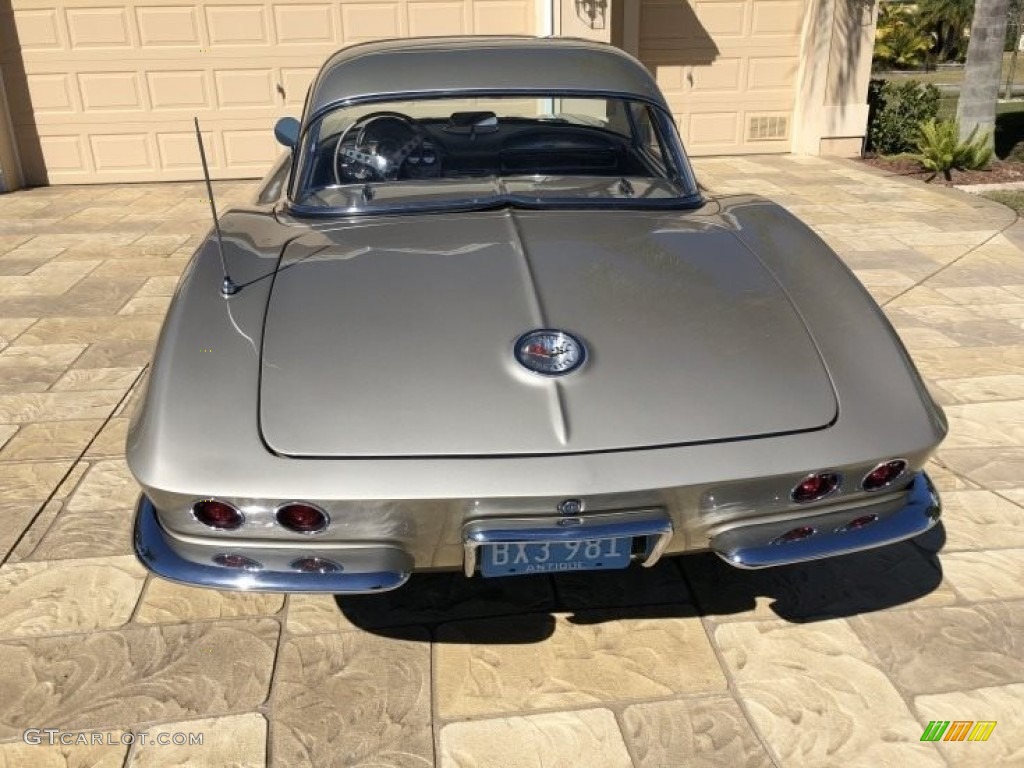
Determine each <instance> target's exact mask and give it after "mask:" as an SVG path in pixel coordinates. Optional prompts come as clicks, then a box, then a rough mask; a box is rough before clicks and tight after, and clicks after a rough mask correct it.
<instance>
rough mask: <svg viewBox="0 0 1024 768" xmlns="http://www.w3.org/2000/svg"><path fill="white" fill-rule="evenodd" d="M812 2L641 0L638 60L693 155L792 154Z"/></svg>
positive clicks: (800, 0) (801, 0)
mask: <svg viewBox="0 0 1024 768" xmlns="http://www.w3.org/2000/svg"><path fill="white" fill-rule="evenodd" d="M806 5H807V0H691V2H690V3H687V2H686V0H642V5H641V12H640V59H641V60H642V61H643V62H644V64H646V65H647V67H648V68H650V70H651V71H652V72H655V73H656V74H657V76H658V84H659V85H660V86H661V89H662V90H663V91H664V92H665V96H666V97H667V98H668V101H669V104H670V105H671V106H672V111H673V112H674V113H675V115H676V118H677V120H678V121H679V128H680V130H681V131H682V134H683V139H684V140H685V142H686V146H687V149H688V151H689V152H690V154H693V155H714V154H739V153H755V152H788V151H789V149H790V138H791V124H790V123H791V120H792V114H793V105H794V101H795V96H796V80H797V70H798V67H799V64H800V45H801V39H802V29H803V22H804V10H805V7H806Z"/></svg>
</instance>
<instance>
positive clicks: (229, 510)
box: [192, 499, 245, 531]
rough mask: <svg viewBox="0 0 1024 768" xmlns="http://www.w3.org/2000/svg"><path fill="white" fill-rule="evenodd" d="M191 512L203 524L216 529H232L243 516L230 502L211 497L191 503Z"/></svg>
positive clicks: (241, 520) (236, 526)
mask: <svg viewBox="0 0 1024 768" xmlns="http://www.w3.org/2000/svg"><path fill="white" fill-rule="evenodd" d="M192 514H193V515H194V516H195V518H196V520H198V521H199V522H200V523H202V524H203V525H205V526H207V527H209V528H216V529H217V530H218V531H233V530H235V528H238V527H239V526H240V525H241V524H242V522H243V521H244V520H245V517H244V516H243V515H242V513H241V512H239V511H238V510H237V509H235V508H234V507H233V506H231V505H230V504H228V503H226V502H223V501H215V500H213V499H204V500H203V501H197V502H196V503H195V504H193V505H192Z"/></svg>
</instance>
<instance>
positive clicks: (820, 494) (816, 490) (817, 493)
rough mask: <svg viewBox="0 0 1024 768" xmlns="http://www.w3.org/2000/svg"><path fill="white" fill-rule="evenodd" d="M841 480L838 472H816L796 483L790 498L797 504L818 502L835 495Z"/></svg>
mask: <svg viewBox="0 0 1024 768" xmlns="http://www.w3.org/2000/svg"><path fill="white" fill-rule="evenodd" d="M841 480H842V477H841V476H840V474H839V473H838V472H816V473H814V474H813V475H808V476H807V477H805V478H804V479H803V480H801V481H800V482H799V483H797V485H796V487H795V488H794V489H793V492H792V493H791V494H790V497H791V498H792V499H793V501H795V502H797V503H798V504H807V503H808V502H811V501H819V500H820V499H824V498H825V497H826V496H829V495H831V494H833V493H835V492H836V490H838V488H839V483H840V481H841Z"/></svg>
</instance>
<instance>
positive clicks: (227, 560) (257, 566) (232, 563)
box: [213, 552, 263, 571]
mask: <svg viewBox="0 0 1024 768" xmlns="http://www.w3.org/2000/svg"><path fill="white" fill-rule="evenodd" d="M213 562H215V563H216V564H217V565H221V566H223V567H225V568H241V569H242V570H243V571H261V570H263V564H262V563H260V562H258V561H256V560H253V559H252V558H251V557H246V556H245V555H235V554H228V553H226V552H225V553H224V554H220V555H217V556H216V557H214V558H213Z"/></svg>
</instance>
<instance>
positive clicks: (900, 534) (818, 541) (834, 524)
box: [710, 472, 942, 569]
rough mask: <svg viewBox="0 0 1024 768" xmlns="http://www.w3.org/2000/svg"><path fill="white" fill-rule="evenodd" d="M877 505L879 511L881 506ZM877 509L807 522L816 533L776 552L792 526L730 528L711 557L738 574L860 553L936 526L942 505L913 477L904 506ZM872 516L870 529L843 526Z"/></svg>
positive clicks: (923, 479)
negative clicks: (734, 567)
mask: <svg viewBox="0 0 1024 768" xmlns="http://www.w3.org/2000/svg"><path fill="white" fill-rule="evenodd" d="M884 505H885V502H881V503H880V504H879V507H881V506H884ZM877 510H878V507H874V508H872V507H864V506H861V507H858V508H854V509H850V508H847V509H844V510H841V511H838V512H836V511H833V512H829V513H825V514H822V515H817V516H813V517H807V518H806V519H805V521H804V523H803V525H805V526H808V527H812V528H817V529H818V533H817V535H814V536H809V537H808V538H806V539H801V540H799V541H792V542H787V543H786V546H784V547H780V546H777V545H775V544H773V543H772V542H773V541H774V540H775V539H776V538H778V536H779V535H781V534H782V533H784V532H785V531H786V530H788V529H790V528H792V527H793V522H792V521H785V522H782V523H779V522H775V523H759V524H751V525H743V526H738V527H735V528H730V529H728V530H727V531H723V532H722V533H720V534H718V535H716V536H714V537H713V538H712V539H711V544H710V547H711V549H712V551H713V552H714V553H715V554H716V555H718V556H719V557H720V558H722V559H723V560H725V561H726V562H727V563H729V564H730V565H734V566H736V567H737V568H744V569H751V568H767V567H769V566H774V565H789V564H791V563H802V562H805V561H807V560H819V559H821V558H825V557H834V556H836V555H845V554H849V553H852V552H860V551H862V550H865V549H872V548H874V547H881V546H885V545H886V544H894V543H896V542H898V541H903V540H904V539H910V538H913V537H914V536H917V535H919V534H922V533H924V532H925V531H927V530H928V529H929V528H931V527H932V526H933V525H935V523H936V522H938V520H939V516H940V515H941V514H942V502H941V501H940V500H939V495H938V492H937V491H936V490H935V487H934V486H933V485H932V482H931V480H929V479H928V476H927V475H926V474H925V473H924V472H917V473H916V474H915V475H914V479H913V482H912V483H911V484H910V487H909V489H908V491H907V496H906V499H905V501H904V504H903V505H902V506H900V507H898V508H897V509H894V510H891V511H888V512H885V511H877ZM868 514H876V515H877V516H878V519H877V520H875V521H874V522H872V523H871V524H870V525H866V526H863V527H861V528H856V529H853V530H846V529H844V526H845V525H846V524H848V523H849V522H850V521H852V520H856V519H857V518H858V517H863V516H865V515H868Z"/></svg>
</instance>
